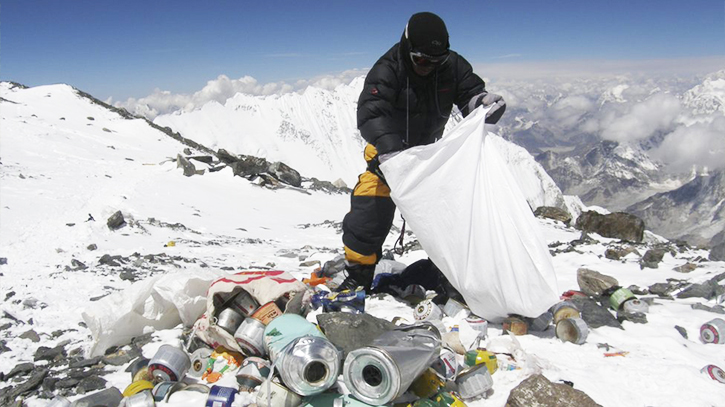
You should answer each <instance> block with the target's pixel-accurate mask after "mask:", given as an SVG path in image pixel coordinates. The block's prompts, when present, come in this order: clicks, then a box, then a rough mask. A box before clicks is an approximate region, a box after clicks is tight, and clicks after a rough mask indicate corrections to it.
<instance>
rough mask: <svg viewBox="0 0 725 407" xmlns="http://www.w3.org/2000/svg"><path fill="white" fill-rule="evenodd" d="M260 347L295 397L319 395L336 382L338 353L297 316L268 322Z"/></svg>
mask: <svg viewBox="0 0 725 407" xmlns="http://www.w3.org/2000/svg"><path fill="white" fill-rule="evenodd" d="M264 347H265V349H266V350H267V353H268V354H269V358H270V360H271V361H272V362H273V363H274V364H276V365H277V366H278V372H279V374H280V378H281V379H282V382H283V383H284V384H285V385H286V386H287V387H288V388H289V389H290V390H292V391H294V392H295V393H297V394H299V395H302V396H310V395H313V394H319V393H322V392H323V391H325V390H327V389H329V388H330V387H332V385H333V384H335V381H337V376H338V375H339V372H340V361H341V359H342V354H341V352H340V351H339V350H338V349H337V348H336V347H335V345H333V344H332V343H331V342H330V341H329V340H328V339H327V338H326V337H325V335H324V334H323V333H322V332H321V331H320V330H319V329H318V328H317V326H316V325H315V324H313V323H311V322H309V321H307V320H306V319H305V318H304V317H302V316H300V315H297V314H284V315H281V316H280V317H278V318H276V319H275V320H273V321H272V322H270V324H269V325H267V327H266V328H265V330H264Z"/></svg>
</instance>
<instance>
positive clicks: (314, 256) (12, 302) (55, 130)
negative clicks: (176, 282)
mask: <svg viewBox="0 0 725 407" xmlns="http://www.w3.org/2000/svg"><path fill="white" fill-rule="evenodd" d="M1 86H2V87H0V96H1V97H2V98H3V100H2V101H1V102H0V118H1V120H0V131H1V132H2V140H1V142H0V163H2V164H1V165H0V169H1V170H0V171H1V172H0V257H3V258H6V259H7V264H4V265H0V299H2V298H4V301H3V302H2V311H4V313H3V315H2V316H1V317H0V325H3V324H6V323H10V324H11V326H10V327H9V328H7V329H5V330H2V331H0V340H3V341H5V344H6V346H7V347H8V348H10V350H9V351H5V352H2V353H0V371H2V372H3V373H5V374H7V373H8V372H9V371H10V370H11V369H12V368H13V367H14V366H15V365H16V364H18V363H21V362H33V355H34V353H35V351H36V350H37V348H38V347H39V346H48V347H53V346H56V345H58V344H60V343H62V342H65V341H68V342H69V345H68V348H69V349H74V348H76V349H80V351H82V352H89V350H90V347H91V343H92V340H91V338H90V332H89V330H88V329H87V328H85V327H84V326H82V325H81V322H82V317H81V313H82V312H83V311H85V310H89V309H93V308H94V305H95V304H96V301H94V300H93V299H94V297H99V296H102V295H104V294H108V293H110V295H113V296H118V295H122V296H123V295H129V293H130V292H131V290H132V288H131V287H132V286H133V285H132V283H131V282H130V281H127V280H123V279H121V278H120V275H119V268H113V267H109V266H104V265H100V264H99V260H100V258H101V256H103V255H104V254H109V255H121V256H126V257H131V258H134V259H136V261H135V262H134V264H133V265H131V264H128V265H126V266H127V267H131V268H134V269H136V270H137V275H138V276H139V278H141V280H142V282H143V279H146V278H149V277H151V276H158V275H169V276H173V275H174V274H175V273H184V272H194V271H200V272H201V271H205V270H207V271H211V272H214V273H226V272H232V270H237V269H255V268H265V267H274V268H276V269H281V270H287V271H289V272H291V273H292V274H293V275H295V276H296V277H298V278H303V277H306V276H308V275H309V273H310V272H311V271H312V270H313V269H314V268H315V266H305V265H302V264H301V260H303V259H304V260H319V261H320V262H322V263H324V261H326V260H329V259H332V258H333V257H334V256H335V255H336V254H339V253H340V252H341V241H340V235H339V232H338V230H337V227H336V223H337V222H340V221H341V219H342V217H343V216H344V215H345V213H346V212H347V210H348V208H349V197H348V196H345V195H328V194H324V193H320V192H313V191H310V192H309V193H306V192H304V191H300V190H296V189H291V188H287V189H281V190H274V191H273V190H269V189H264V188H260V187H257V186H255V185H252V184H251V183H250V182H248V181H246V180H244V179H242V178H239V177H234V176H233V175H232V172H231V170H230V169H228V168H227V169H224V170H222V171H219V172H214V173H207V174H204V175H202V176H193V177H184V176H183V174H182V170H181V169H179V168H177V167H176V163H175V162H173V161H171V160H169V158H170V157H176V155H177V154H179V153H181V151H182V150H183V149H184V147H185V146H183V145H181V144H180V143H178V142H177V141H175V140H172V139H170V138H168V137H167V136H166V135H165V134H163V133H161V132H159V131H157V130H154V129H153V128H151V127H150V126H148V124H146V123H145V122H144V121H143V120H126V119H123V118H121V117H120V116H118V115H117V114H116V113H113V112H110V111H108V110H106V109H104V108H103V107H101V106H99V105H96V104H92V103H90V101H89V100H88V99H84V98H81V97H79V96H78V95H77V94H76V93H75V92H74V90H73V89H72V88H70V87H67V86H44V87H37V88H31V89H19V88H12V89H11V86H10V85H8V84H2V85H1ZM91 118H92V119H91ZM184 136H185V137H189V138H192V139H195V138H194V136H193V135H190V134H186V133H185V134H184ZM195 141H198V142H201V143H202V144H205V143H204V141H205V140H200V139H199V140H197V139H195ZM291 146H292V147H291V149H294V152H295V153H298V154H299V155H304V154H302V153H301V152H300V151H298V150H297V145H295V144H291ZM290 164H291V165H292V163H290ZM292 166H293V167H294V165H292ZM298 170H300V172H302V174H303V175H312V174H306V173H305V171H304V169H303V168H298ZM531 188H533V186H532V187H531ZM532 194H533V195H536V196H541V195H542V194H543V192H541V191H532ZM118 210H120V211H122V212H123V214H124V216H125V217H126V219H127V221H128V223H129V225H127V226H126V227H124V228H122V229H119V230H117V231H115V232H114V231H111V230H109V228H108V227H107V226H106V219H107V218H108V217H109V216H110V215H111V214H113V213H114V212H116V211H118ZM89 215H90V216H92V218H93V219H95V220H90V218H89ZM396 222H398V221H397V220H396ZM179 224H180V225H183V227H181V226H179ZM540 225H541V228H542V233H543V234H544V235H545V237H546V240H547V242H548V243H549V244H550V245H551V246H552V249H556V248H561V247H562V246H561V244H558V243H562V244H564V245H566V243H568V242H572V241H575V240H577V239H579V237H580V232H579V231H576V230H574V229H571V228H568V227H565V226H564V225H562V224H560V223H557V222H554V221H545V220H541V221H540ZM389 237H390V239H389V240H388V242H387V243H386V248H389V247H391V246H392V243H393V241H394V238H395V237H396V236H395V234H394V233H391V235H390V236H389ZM593 237H594V238H595V239H596V240H597V242H594V243H590V244H583V245H579V246H576V248H575V250H570V251H560V252H559V253H557V255H556V256H554V258H553V261H554V266H555V269H556V273H557V278H558V280H559V287H560V288H562V289H578V284H577V281H576V271H577V269H578V268H580V267H587V268H590V269H594V270H597V271H599V272H601V273H604V274H607V275H611V276H613V277H615V278H617V279H618V280H619V282H620V284H622V285H624V286H629V285H638V286H641V287H646V286H649V285H651V284H653V283H658V282H665V281H666V280H667V279H683V280H684V279H686V280H689V281H691V282H703V281H705V280H708V279H710V278H712V277H714V276H715V275H717V274H720V273H723V272H725V263H723V262H700V263H698V265H699V267H698V268H697V269H695V270H694V271H692V272H691V273H689V274H682V273H678V272H677V271H675V270H674V268H675V267H677V266H680V265H682V264H684V263H686V262H687V261H693V262H696V261H697V260H696V259H697V258H698V257H707V252H704V251H698V250H689V251H685V252H682V253H675V254H674V255H673V254H672V253H670V252H668V253H667V254H666V255H665V257H664V260H663V262H662V263H660V265H659V268H658V269H648V268H645V269H640V267H639V263H638V260H639V257H638V256H636V255H634V254H631V255H629V256H627V257H625V258H624V259H623V260H619V261H613V260H609V259H607V258H606V257H605V256H604V251H605V250H606V249H607V248H608V247H609V246H611V245H613V244H614V243H616V242H613V241H612V240H611V239H606V238H601V237H599V236H596V235H595V236H593ZM170 241H174V242H175V243H176V244H175V246H173V247H172V246H168V245H167V243H169V242H170ZM91 244H95V245H96V246H97V250H89V249H88V246H89V245H91ZM167 246H168V247H167ZM639 249H640V250H642V251H643V250H646V248H645V247H640V248H639ZM135 254H137V255H135ZM290 254H291V256H290ZM148 255H154V256H158V257H161V258H164V259H166V262H159V263H151V261H150V260H148V259H147V258H146V257H145V256H148ZM424 257H426V256H425V253H422V252H421V251H411V252H408V253H406V254H405V255H404V256H402V257H399V258H397V259H396V260H399V261H401V262H403V263H406V264H410V263H412V262H413V261H416V260H418V259H420V258H424ZM74 260H76V261H79V262H82V263H84V264H85V265H86V266H88V269H86V270H81V269H78V267H77V263H74V262H73V261H74ZM11 293H13V294H11ZM31 299H36V300H37V301H31ZM100 301H103V299H101V300H100ZM654 302H655V304H654V305H652V306H651V308H650V312H649V314H648V320H649V323H647V324H633V323H630V322H624V324H623V327H624V329H622V330H620V329H616V328H607V327H603V328H597V329H594V330H592V332H590V334H589V338H588V340H587V342H586V343H585V344H583V345H581V346H578V345H573V344H571V343H562V342H561V341H559V340H558V339H557V338H556V337H555V336H554V333H553V331H552V329H551V328H550V329H549V330H548V331H546V332H543V333H539V334H536V335H534V334H530V335H524V336H520V337H517V341H518V342H519V343H520V346H521V349H522V351H523V352H524V354H525V356H526V357H525V359H526V361H527V362H526V363H525V364H523V363H522V364H523V365H525V368H524V369H520V370H514V371H499V372H496V373H495V374H494V375H493V379H494V394H493V395H492V396H491V397H490V398H489V399H487V400H478V401H473V402H470V403H469V405H470V406H472V407H483V406H501V407H503V406H504V405H505V403H506V399H507V397H508V394H509V391H510V390H511V389H512V388H514V387H515V386H516V385H518V383H520V382H521V381H522V380H523V379H525V378H526V377H527V376H528V375H530V374H532V373H534V372H539V371H540V372H542V373H543V374H544V375H545V376H546V377H548V378H549V379H550V380H552V381H559V380H567V381H571V382H573V383H574V387H575V388H577V389H579V390H582V391H584V392H585V393H587V394H588V395H589V396H591V397H592V398H593V399H594V400H595V401H596V402H597V403H599V404H601V405H603V406H612V407H614V406H622V405H626V406H658V407H661V406H703V407H706V406H720V405H725V402H724V400H725V385H723V384H720V383H717V382H715V381H713V380H711V379H709V378H708V377H706V376H704V375H703V374H701V373H700V372H699V371H700V369H701V368H702V367H703V366H705V365H707V364H716V365H719V366H720V367H722V368H725V345H705V344H703V343H701V342H700V341H699V339H698V332H699V328H700V326H701V325H702V324H703V323H704V322H707V321H709V320H711V319H713V318H715V317H722V315H718V314H714V313H711V312H706V311H703V310H694V309H692V308H691V304H694V303H699V302H702V303H705V304H706V305H709V306H713V305H715V301H709V302H708V301H706V300H704V299H701V298H700V299H698V298H693V299H677V300H668V299H658V298H656V299H655V300H654ZM367 311H368V312H369V313H371V314H373V315H375V316H378V317H381V318H385V319H388V320H392V318H394V317H396V316H402V317H404V318H406V319H408V320H412V308H410V307H409V306H407V305H405V304H404V303H401V302H399V301H397V300H395V299H393V298H392V297H382V298H369V299H368V301H367ZM5 313H7V314H5ZM8 314H9V315H12V316H13V317H14V318H16V319H18V320H20V321H22V322H21V323H18V322H13V321H12V320H11V319H10V318H8V316H7V315H8ZM309 318H312V319H313V320H314V316H313V315H311V316H309ZM31 322H32V323H31ZM446 322H448V323H449V324H450V323H451V322H453V321H450V320H447V321H446ZM675 325H678V326H681V327H683V328H685V329H686V331H687V333H688V337H689V339H686V338H684V337H682V336H681V335H680V334H679V333H678V331H677V330H675V328H674V326H675ZM30 329H33V330H35V331H36V332H37V333H38V334H39V335H40V341H39V342H38V343H35V342H32V341H31V340H29V339H23V338H20V337H19V335H21V334H22V333H24V332H26V331H28V330H30ZM58 332H60V333H59V334H57V333H58ZM179 332H180V328H179V327H176V328H173V329H169V330H164V331H159V332H157V333H156V335H155V337H156V341H155V342H153V343H151V344H149V345H146V347H144V354H145V356H147V357H151V356H153V354H154V352H155V350H156V349H158V347H159V346H160V345H161V344H162V343H170V342H171V341H174V340H175V337H176V336H177V335H178V334H179ZM501 332H502V331H501V326H496V325H492V326H491V327H490V328H489V337H490V339H491V341H492V342H489V346H490V347H491V348H495V345H496V343H501V342H503V343H504V344H508V345H511V344H512V342H511V339H509V337H508V336H501ZM54 333H55V334H54ZM604 343H606V344H608V345H610V346H611V348H610V350H609V351H607V350H605V349H601V348H599V347H598V346H597V345H598V344H604ZM511 346H513V345H511ZM614 351H624V352H628V353H627V354H626V356H619V357H605V356H604V353H605V352H614ZM37 363H38V364H42V363H43V362H37ZM123 368H125V366H121V367H119V368H117V371H116V372H115V373H112V374H110V375H108V376H106V379H107V380H109V385H115V386H117V387H118V388H120V389H123V388H125V387H126V386H127V385H128V384H129V382H130V377H129V374H128V373H126V372H124V371H123ZM10 384H11V383H7V382H2V383H0V391H2V389H3V388H5V387H7V386H9V385H10ZM172 401H174V403H171V404H173V405H181V406H189V407H191V406H201V405H203V402H204V399H198V398H197V399H194V398H190V399H188V400H184V401H180V400H179V399H175V400H172ZM251 401H252V400H251V398H249V397H239V398H238V400H237V402H235V406H245V405H247V404H249V403H250V402H251ZM46 403H47V400H40V399H31V400H27V404H28V405H29V406H31V407H34V406H43V405H45V404H46ZM160 405H165V403H160Z"/></svg>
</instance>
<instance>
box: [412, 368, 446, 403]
mask: <svg viewBox="0 0 725 407" xmlns="http://www.w3.org/2000/svg"><path fill="white" fill-rule="evenodd" d="M444 385H445V383H443V381H441V379H439V378H438V375H437V374H436V371H435V370H433V369H431V368H428V369H426V370H425V371H424V372H423V373H422V374H421V375H420V376H418V378H416V379H415V380H413V383H411V384H410V390H411V391H412V392H413V394H415V395H416V396H418V397H420V398H428V397H432V396H434V395H435V394H436V393H438V390H440V388H441V387H443V386H444Z"/></svg>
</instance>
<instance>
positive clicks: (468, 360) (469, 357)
mask: <svg viewBox="0 0 725 407" xmlns="http://www.w3.org/2000/svg"><path fill="white" fill-rule="evenodd" d="M463 362H464V363H465V364H466V366H469V367H471V366H475V365H480V364H484V365H486V367H487V368H488V371H489V373H491V374H493V373H494V372H495V371H496V370H497V369H498V359H497V358H496V355H494V354H493V353H492V352H489V351H487V350H486V349H484V348H478V349H475V350H469V351H468V352H466V354H465V355H464V358H463Z"/></svg>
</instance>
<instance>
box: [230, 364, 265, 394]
mask: <svg viewBox="0 0 725 407" xmlns="http://www.w3.org/2000/svg"><path fill="white" fill-rule="evenodd" d="M269 372H270V364H269V361H267V360H266V359H262V358H258V357H255V356H251V357H248V358H246V359H244V362H242V367H241V368H240V369H239V371H238V372H237V383H238V384H239V390H240V391H246V392H252V391H254V388H255V387H257V386H259V385H261V384H262V383H263V382H264V379H266V378H267V376H269Z"/></svg>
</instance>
